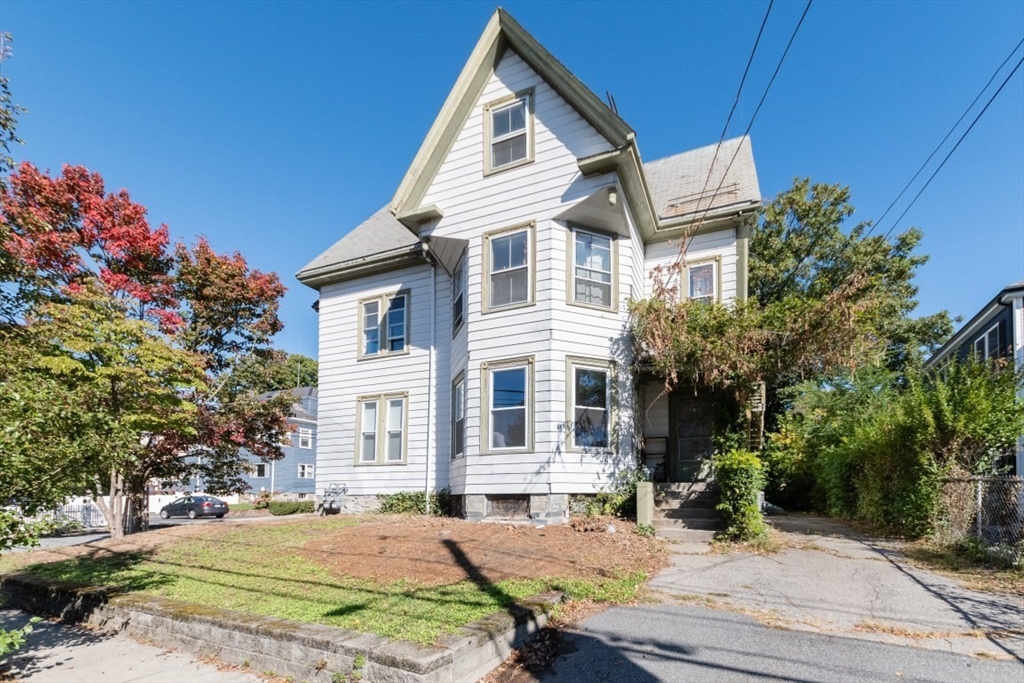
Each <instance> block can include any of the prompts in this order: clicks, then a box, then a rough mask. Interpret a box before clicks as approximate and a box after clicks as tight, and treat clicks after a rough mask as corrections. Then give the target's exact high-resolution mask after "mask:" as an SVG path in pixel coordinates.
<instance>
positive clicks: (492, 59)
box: [298, 9, 761, 522]
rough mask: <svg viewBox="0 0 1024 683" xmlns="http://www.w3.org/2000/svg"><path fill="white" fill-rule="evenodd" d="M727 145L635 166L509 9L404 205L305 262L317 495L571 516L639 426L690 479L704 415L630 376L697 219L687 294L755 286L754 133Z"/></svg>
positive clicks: (418, 162) (462, 79)
mask: <svg viewBox="0 0 1024 683" xmlns="http://www.w3.org/2000/svg"><path fill="white" fill-rule="evenodd" d="M715 153H716V145H711V146H708V147H704V148H701V149H698V150H694V151H691V152H685V153H682V154H678V155H675V156H671V157H667V158H664V159H660V160H657V161H653V162H647V163H643V162H641V160H640V153H639V149H638V147H637V141H636V137H635V134H634V132H633V130H632V129H631V128H630V127H629V126H628V125H627V124H626V123H625V122H624V121H623V120H622V119H621V118H620V117H619V116H618V115H617V114H616V113H615V112H613V111H612V110H611V109H610V108H609V107H608V106H606V105H605V104H604V103H603V102H602V101H601V100H600V99H599V98H598V97H597V96H595V95H594V94H593V93H592V92H591V91H590V90H588V89H587V88H586V86H584V85H583V84H582V83H581V82H580V81H579V80H577V79H576V77H575V76H573V75H572V74H571V73H570V72H569V71H568V70H567V69H566V68H565V67H564V66H562V64H560V63H559V62H558V61H557V60H556V59H555V58H554V57H552V56H551V55H550V54H549V53H548V52H547V50H545V49H544V48H543V47H542V46H541V45H540V44H539V43H538V42H537V41H536V40H535V39H534V38H533V37H532V36H530V35H529V34H528V33H527V32H526V31H525V30H524V29H523V28H522V27H521V26H519V24H517V23H516V22H515V21H514V20H513V19H512V18H511V17H510V16H509V15H508V13H506V12H505V11H503V10H500V9H499V10H498V11H497V12H495V14H494V16H493V17H492V18H491V20H490V22H489V23H488V25H487V28H486V29H485V31H484V33H483V35H482V37H481V38H480V41H479V42H478V43H477V45H476V48H475V49H474V51H473V53H472V55H471V57H470V59H469V62H468V63H467V64H466V66H465V67H464V69H463V71H462V73H461V75H460V76H459V78H458V81H457V82H456V84H455V87H454V88H453V89H452V91H451V94H450V95H449V96H448V99H447V100H446V102H445V103H444V106H443V108H442V109H441V112H440V114H439V115H438V117H437V119H436V121H435V122H434V124H433V126H432V128H431V129H430V132H429V133H428V135H427V138H426V140H425V141H424V142H423V145H422V147H421V148H420V150H419V153H418V154H417V155H416V157H415V159H414V161H413V163H412V165H411V167H410V168H409V170H408V172H407V174H406V176H405V178H404V179H403V180H402V183H401V185H400V186H399V188H398V191H397V193H396V194H395V196H394V199H393V200H392V202H391V203H390V204H389V205H388V206H386V207H384V208H382V209H381V210H379V211H378V212H377V213H375V214H374V215H373V216H371V217H370V218H369V219H367V220H366V221H365V222H364V223H362V224H361V225H359V226H357V227H355V228H354V229H353V230H351V231H350V232H349V233H348V234H347V235H345V237H343V238H342V239H341V240H340V241H338V242H337V243H336V244H335V245H334V246H332V247H330V248H329V249H328V250H327V251H325V252H324V253H323V254H321V255H320V256H318V257H317V258H316V259H314V260H313V261H312V262H311V263H310V264H309V265H307V266H306V267H304V268H303V269H302V270H301V271H300V272H299V273H298V278H299V280H300V281H302V282H303V283H305V284H306V285H308V286H310V287H312V288H314V289H316V290H318V292H319V294H320V297H319V302H318V303H319V313H320V353H319V361H320V382H319V387H320V403H319V408H320V412H319V433H318V436H319V442H318V448H317V466H316V489H317V492H318V493H320V494H322V493H323V490H324V489H325V487H326V486H328V485H330V484H335V483H344V484H345V485H346V487H347V490H348V494H349V495H348V497H347V499H346V506H347V507H348V508H349V509H365V508H367V507H371V506H372V505H373V504H374V502H375V500H376V499H375V496H376V494H380V493H394V492H399V491H408V490H424V489H442V488H448V489H450V490H451V492H452V493H453V494H455V495H456V496H460V497H461V498H460V499H461V502H462V509H463V511H464V513H465V515H466V516H467V517H469V518H481V517H487V516H501V515H505V514H511V513H516V512H518V513H525V512H528V513H529V515H530V516H531V517H532V518H534V519H536V520H538V521H546V522H557V521H562V520H564V519H565V518H566V516H567V507H568V496H569V495H570V494H575V493H594V492H596V491H598V490H601V489H602V488H604V487H606V486H608V485H609V483H610V482H612V481H614V479H615V478H616V477H617V476H621V475H622V474H623V473H624V472H626V471H629V470H631V469H633V468H635V467H636V464H637V462H638V455H639V453H640V449H641V444H643V443H645V441H644V439H646V444H647V451H648V452H649V453H650V455H649V457H650V461H649V464H652V465H653V464H654V459H655V458H662V459H667V462H666V464H667V469H666V472H667V476H668V477H669V478H671V479H679V478H685V477H689V476H691V475H692V470H693V468H692V461H695V460H698V459H699V458H700V457H703V456H705V455H707V453H708V452H709V449H710V425H707V429H705V424H704V422H703V421H701V420H700V419H697V418H695V417H694V416H695V415H697V416H698V417H699V415H700V414H701V411H700V410H695V408H694V402H693V400H692V398H690V399H687V398H686V396H680V397H675V398H673V397H668V396H662V395H661V394H662V387H661V383H660V382H658V381H656V380H651V381H647V380H646V379H644V380H641V379H640V378H637V377H634V376H633V375H632V374H631V370H630V368H631V360H632V359H631V357H630V353H631V348H630V340H629V334H628V332H629V330H628V315H627V311H626V303H627V301H628V300H629V299H630V298H640V297H643V296H644V295H645V293H647V292H649V290H650V286H651V279H650V273H651V271H652V269H653V268H655V267H656V266H658V265H661V264H673V263H676V262H677V260H678V259H679V256H680V254H679V252H680V247H679V242H678V238H679V237H681V236H682V235H684V234H685V233H686V232H687V231H688V230H689V229H691V228H693V226H694V225H695V224H698V223H700V226H701V227H700V230H699V231H697V233H696V235H695V236H694V237H693V239H692V241H691V242H690V243H689V248H688V250H687V252H686V255H685V259H684V261H683V263H684V269H683V271H682V275H681V282H682V289H683V290H684V291H683V294H684V295H689V296H692V297H700V298H707V299H714V300H719V301H727V300H730V299H733V298H737V297H738V298H745V297H746V290H747V244H748V240H749V233H750V227H751V226H752V225H753V221H754V220H755V215H756V211H757V209H758V208H759V206H760V203H761V200H760V192H759V189H758V184H757V176H756V173H755V169H754V161H753V156H752V152H751V147H750V141H749V140H748V139H747V138H738V139H734V140H729V141H726V142H725V143H723V144H722V145H721V148H720V149H718V153H717V160H716V161H715V163H714V168H713V169H712V168H710V167H711V165H712V159H713V158H714V157H715ZM705 412H706V411H705ZM659 451H660V453H661V454H665V455H656V454H657V453H658V452H659ZM666 451H667V454H666Z"/></svg>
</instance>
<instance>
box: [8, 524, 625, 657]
mask: <svg viewBox="0 0 1024 683" xmlns="http://www.w3.org/2000/svg"><path fill="white" fill-rule="evenodd" d="M354 523H356V522H355V521H354V520H348V519H345V520H338V519H333V520H316V521H303V522H301V523H295V524H285V525H273V526H270V525H268V526H260V527H255V526H250V527H248V528H245V529H238V530H232V531H229V532H225V533H218V534H213V535H211V536H209V537H197V538H189V539H184V540H182V541H176V542H174V543H170V544H167V545H164V546H162V547H160V548H159V549H158V550H156V551H155V552H152V553H122V554H119V555H115V556H108V557H106V558H101V559H93V558H89V557H78V558H75V559H70V560H63V561H60V562H54V563H50V564H35V565H29V566H27V567H22V568H20V569H19V571H27V572H29V573H31V574H34V575H36V576H40V577H47V578H53V579H62V580H67V581H74V582H78V583H84V584H88V585H95V586H101V585H102V586H114V587H117V588H120V589H122V590H125V591H128V592H135V591H141V592H145V593H151V594H155V595H161V596H164V597H168V598H173V599H176V600H183V601H186V602H191V603H197V604H202V605H208V606H212V607H221V608H227V609H234V610H241V611H245V612H252V613H257V614H264V615H268V616H274V617H281V618H286V619H294V620H297V621H305V622H314V623H321V624H329V625H332V626H339V627H342V628H349V629H354V630H358V631H363V632H368V633H375V634H377V635H381V636H386V637H391V638H400V639H404V640H412V641H415V642H419V643H423V644H431V643H435V642H436V641H437V639H438V638H439V637H440V636H441V635H443V634H446V633H452V632H454V631H455V630H456V629H457V628H458V627H460V626H463V625H465V624H468V623H470V622H472V621H475V620H477V619H479V618H481V617H483V616H486V615H488V614H492V613H494V612H499V611H502V610H503V609H505V608H507V607H509V606H510V605H512V604H513V603H514V602H515V601H517V600H521V599H523V598H526V597H529V596H531V595H535V594H537V593H540V592H543V591H545V590H551V589H557V590H563V591H565V592H566V594H567V595H568V596H569V597H570V598H580V599H590V600H596V601H614V602H624V601H629V600H631V599H633V598H635V597H636V595H637V593H638V591H639V589H640V585H641V583H642V582H643V580H644V578H645V577H644V575H643V574H642V573H640V572H637V573H634V574H631V575H629V576H622V577H618V578H611V579H593V580H582V579H572V580H562V579H558V578H549V579H543V578H535V579H528V580H509V581H502V582H499V583H496V584H487V585H478V584H475V583H473V582H470V581H462V582H459V583H456V584H450V585H442V586H425V585H419V584H415V583H412V582H409V581H405V580H403V581H397V582H374V581H368V580H362V579H352V578H344V577H338V576H335V575H332V574H331V573H330V572H329V571H328V570H327V569H326V568H325V567H323V566H320V565H318V564H317V563H316V562H314V561H312V560H309V559H307V558H305V557H303V556H302V555H301V553H300V548H301V546H302V545H303V544H304V543H306V542H307V541H309V540H310V539H312V538H315V537H317V536H318V535H322V534H324V533H327V532H330V531H331V530H332V529H336V528H338V527H341V526H347V525H351V524H354ZM358 551H359V549H358V548H353V549H352V552H353V553H358ZM13 559H14V558H13V557H11V556H8V557H5V558H3V560H0V571H10V570H11V569H13V568H14V562H13ZM5 564H6V565H7V566H6V567H5V566H4V565H5Z"/></svg>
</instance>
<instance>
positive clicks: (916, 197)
mask: <svg viewBox="0 0 1024 683" xmlns="http://www.w3.org/2000/svg"><path fill="white" fill-rule="evenodd" d="M1014 51H1016V48H1015V49H1014ZM1021 64H1024V57H1021V58H1020V60H1019V61H1018V62H1017V66H1015V67H1013V71H1011V72H1010V75H1009V76H1007V77H1006V78H1005V79H1003V83H1002V85H1000V86H999V89H998V90H996V91H995V92H994V93H993V94H992V97H990V98H989V99H988V102H986V103H985V106H984V107H983V108H982V110H981V111H980V112H978V115H977V116H975V117H974V120H973V121H971V125H970V126H968V127H967V130H965V131H964V134H963V135H961V136H960V139H959V140H957V141H956V144H955V145H953V149H951V150H949V153H948V154H947V155H946V157H945V158H944V159H943V160H942V163H941V164H939V166H938V168H936V169H935V170H934V171H933V172H932V174H931V176H929V177H928V181H927V182H926V183H925V184H924V186H923V187H922V188H921V189H920V190H918V192H917V194H916V195H914V198H913V199H912V200H910V204H908V205H907V208H905V209H904V210H903V213H901V214H900V217H899V218H897V219H896V222H895V223H893V224H892V227H891V228H889V232H887V233H885V236H886V238H888V237H889V235H891V234H892V231H893V230H895V229H896V226H897V225H899V224H900V221H901V220H903V217H904V216H906V215H907V212H908V211H910V208H911V207H912V206H914V204H915V203H916V202H917V200H918V198H919V197H920V196H921V194H922V193H923V192H924V191H925V190H926V189H928V186H929V185H930V184H931V182H932V180H934V179H935V176H936V175H937V174H938V172H939V171H941V170H942V167H943V166H945V165H946V162H947V161H949V158H950V157H951V156H953V152H955V151H956V149H957V147H959V146H960V143H961V142H963V141H964V138H966V137H967V134H968V133H970V132H971V130H972V129H973V128H974V124H976V123H977V122H978V120H979V119H980V118H981V117H982V116H983V115H984V114H985V112H986V111H988V108H989V106H990V105H991V104H992V102H993V101H994V100H995V99H996V98H997V97H998V96H999V93H1001V92H1002V91H1003V88H1005V87H1006V84H1007V83H1009V82H1010V79H1011V78H1013V77H1014V75H1015V74H1016V73H1017V71H1018V69H1020V67H1021Z"/></svg>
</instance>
